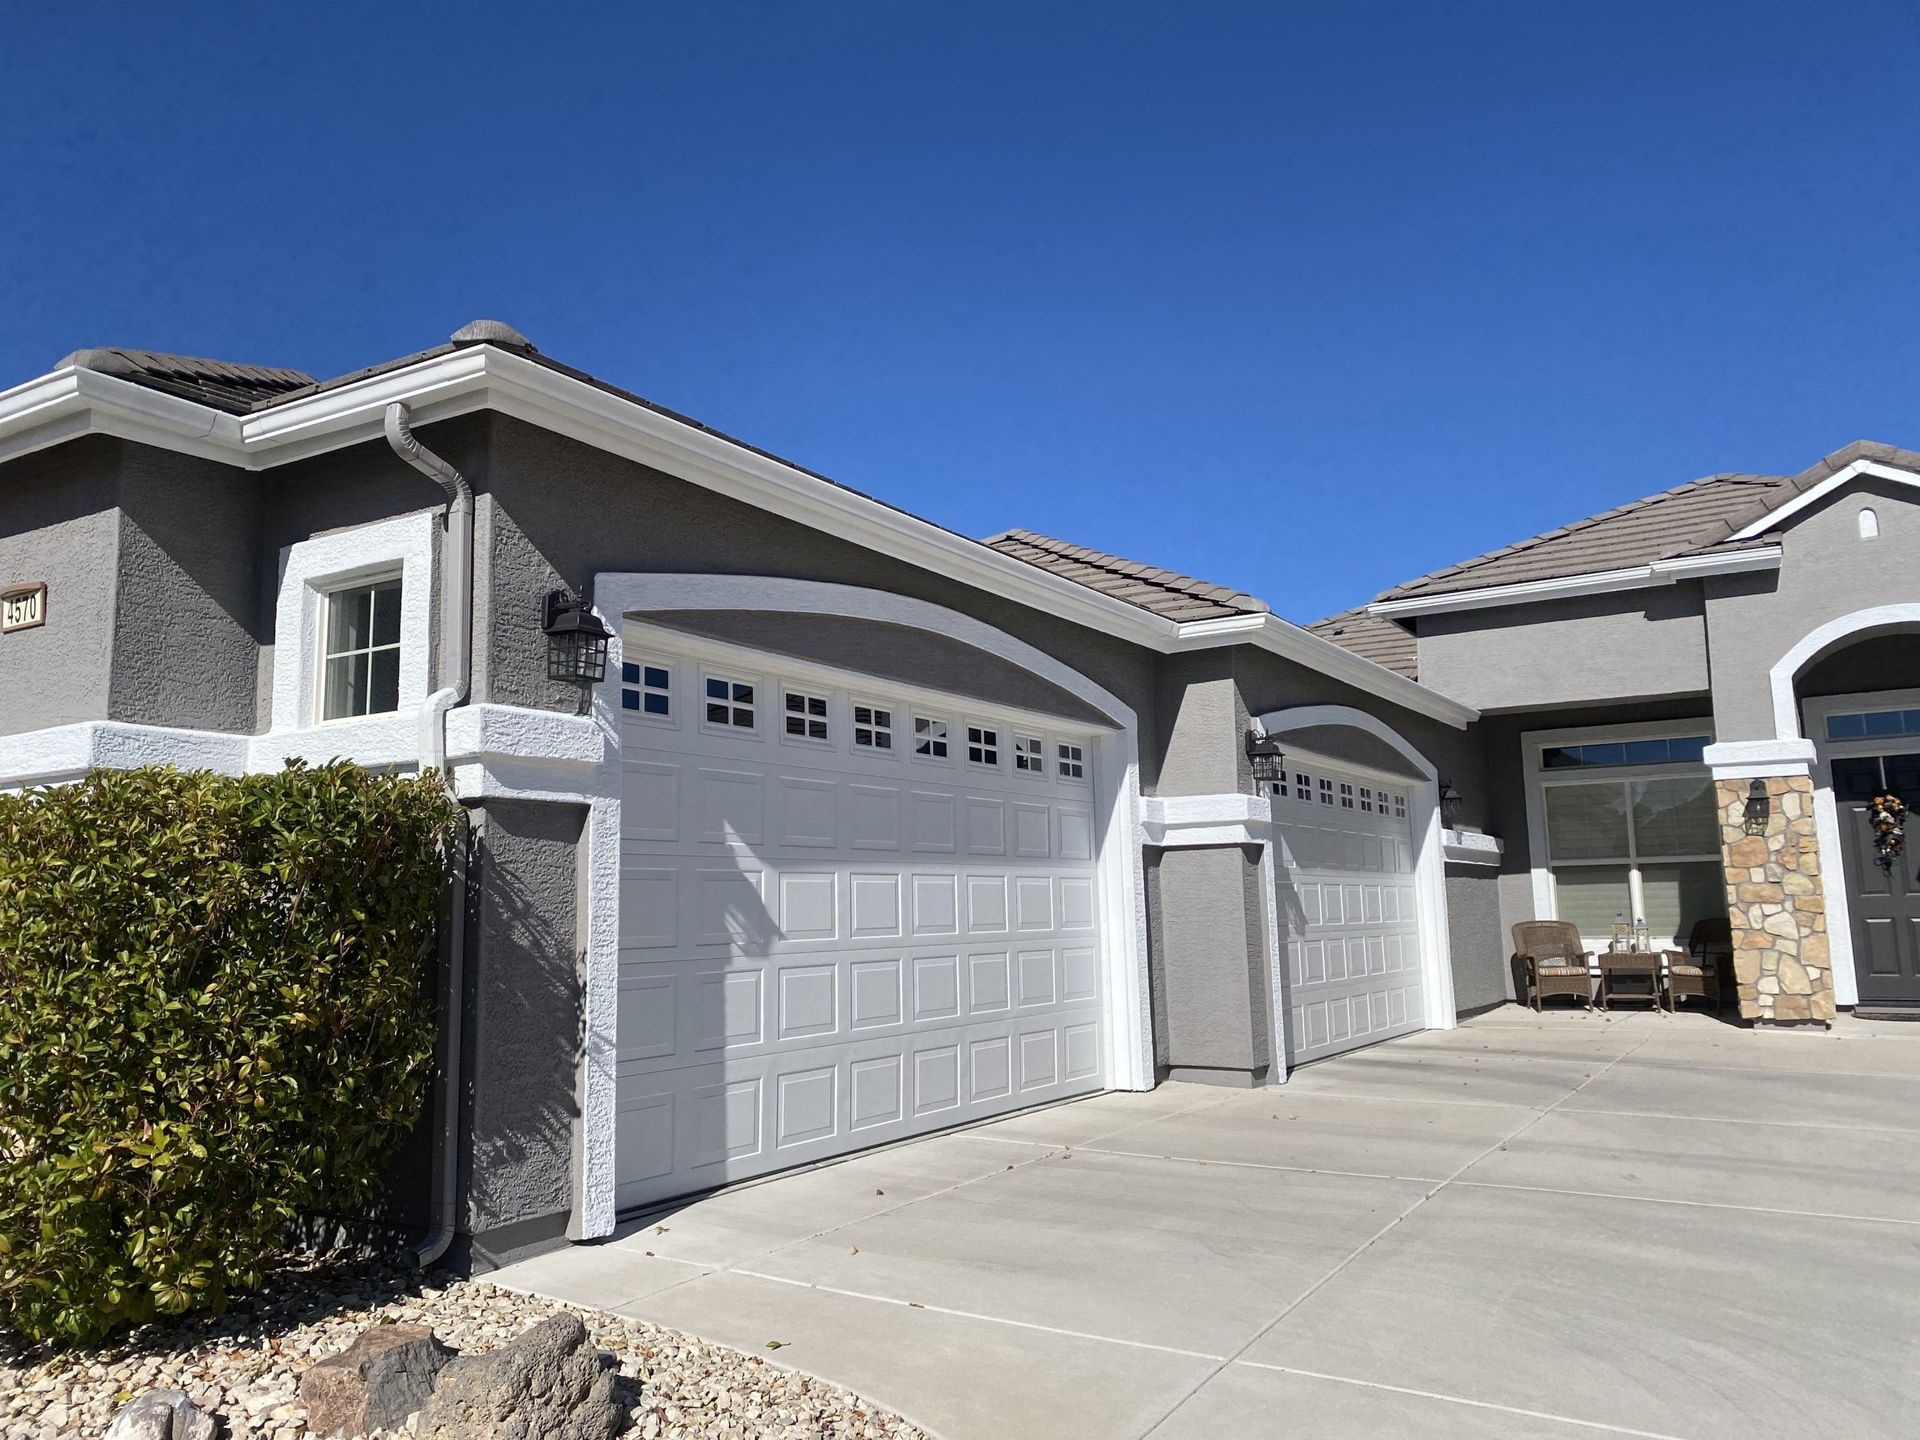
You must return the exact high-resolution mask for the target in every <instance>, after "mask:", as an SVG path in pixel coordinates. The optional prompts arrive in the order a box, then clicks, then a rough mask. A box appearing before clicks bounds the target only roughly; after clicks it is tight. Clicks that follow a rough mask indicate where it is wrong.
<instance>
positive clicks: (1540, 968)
mask: <svg viewBox="0 0 1920 1440" xmlns="http://www.w3.org/2000/svg"><path fill="white" fill-rule="evenodd" d="M1534 973H1535V974H1536V975H1539V976H1542V977H1547V976H1551V977H1553V978H1555V979H1561V980H1565V979H1571V978H1572V977H1573V976H1575V975H1585V974H1586V973H1587V967H1586V966H1584V965H1536V966H1535V967H1534Z"/></svg>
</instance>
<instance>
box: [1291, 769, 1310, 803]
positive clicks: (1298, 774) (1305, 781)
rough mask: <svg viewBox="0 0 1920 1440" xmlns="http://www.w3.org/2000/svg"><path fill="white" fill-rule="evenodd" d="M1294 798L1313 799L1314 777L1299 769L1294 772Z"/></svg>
mask: <svg viewBox="0 0 1920 1440" xmlns="http://www.w3.org/2000/svg"><path fill="white" fill-rule="evenodd" d="M1293 798H1294V799H1296V800H1306V801H1309V802H1310V801H1312V799H1313V777H1312V776H1311V775H1308V774H1305V773H1304V772H1302V771H1299V770H1296V771H1294V772H1293Z"/></svg>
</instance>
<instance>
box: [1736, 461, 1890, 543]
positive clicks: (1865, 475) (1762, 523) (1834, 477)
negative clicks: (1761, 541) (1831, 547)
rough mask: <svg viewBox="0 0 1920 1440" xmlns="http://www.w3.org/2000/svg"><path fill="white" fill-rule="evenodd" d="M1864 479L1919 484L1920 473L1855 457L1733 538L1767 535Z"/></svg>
mask: <svg viewBox="0 0 1920 1440" xmlns="http://www.w3.org/2000/svg"><path fill="white" fill-rule="evenodd" d="M1861 479H1873V480H1891V481H1893V482H1894V483H1895V484H1896V485H1920V475H1916V474H1914V473H1913V472H1912V471H1911V470H1898V469H1895V468H1894V467H1893V466H1891V465H1882V464H1881V463H1880V462H1879V461H1878V460H1856V461H1854V462H1853V463H1852V464H1851V465H1848V466H1846V467H1845V468H1844V469H1840V470H1836V471H1834V472H1833V474H1831V475H1829V476H1828V477H1827V478H1826V479H1824V480H1822V481H1821V482H1820V483H1819V484H1818V485H1815V486H1814V487H1813V488H1812V489H1811V490H1808V491H1806V492H1805V493H1803V494H1800V495H1796V496H1795V497H1794V498H1793V499H1791V500H1789V501H1787V503H1786V504H1784V505H1782V506H1780V507H1778V508H1777V509H1773V510H1769V511H1768V512H1767V513H1766V514H1764V515H1762V516H1761V517H1760V518H1759V519H1758V520H1756V521H1754V522H1753V523H1752V524H1751V525H1749V526H1747V527H1746V528H1745V529H1744V530H1741V531H1738V532H1737V533H1736V534H1734V535H1733V536H1731V537H1730V538H1732V539H1734V540H1750V539H1752V538H1753V537H1754V536H1756V535H1765V534H1766V533H1767V532H1768V531H1770V530H1775V529H1778V528H1779V526H1780V524H1781V522H1783V521H1785V520H1789V519H1791V518H1793V517H1794V516H1795V515H1798V514H1799V513H1800V512H1801V511H1802V510H1805V509H1806V508H1807V507H1808V506H1809V505H1817V504H1819V503H1820V502H1821V501H1822V500H1824V499H1826V498H1827V496H1829V495H1831V494H1832V493H1833V492H1834V491H1836V490H1838V489H1840V488H1841V487H1842V486H1845V485H1851V484H1852V483H1853V482H1854V481H1856V480H1861Z"/></svg>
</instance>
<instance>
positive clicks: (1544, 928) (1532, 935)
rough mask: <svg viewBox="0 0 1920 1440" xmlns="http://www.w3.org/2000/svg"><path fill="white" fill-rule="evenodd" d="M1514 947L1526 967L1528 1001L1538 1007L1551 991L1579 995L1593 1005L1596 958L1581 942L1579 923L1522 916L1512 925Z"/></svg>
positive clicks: (1581, 1000) (1551, 993)
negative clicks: (1590, 967) (1591, 964)
mask: <svg viewBox="0 0 1920 1440" xmlns="http://www.w3.org/2000/svg"><path fill="white" fill-rule="evenodd" d="M1513 949H1514V953H1515V954H1516V955H1518V956H1519V957H1520V962H1521V964H1522V966H1524V967H1525V971H1526V983H1527V994H1526V1001H1527V1003H1528V1004H1530V1005H1532V1006H1533V1008H1534V1009H1535V1010H1536V1011H1538V1010H1539V1008H1540V1002H1541V1001H1542V1000H1544V999H1545V998H1546V997H1547V996H1549V995H1578V996H1579V997H1580V1003H1581V1004H1583V1005H1585V1006H1586V1007H1587V1009H1589V1010H1591V1009H1592V1008H1593V977H1592V973H1591V971H1590V970H1589V969H1588V965H1589V963H1590V962H1591V960H1592V959H1593V957H1592V955H1591V954H1590V953H1589V952H1588V951H1587V949H1586V947H1585V946H1583V945H1582V944H1581V943H1580V927H1579V926H1577V925H1575V924H1573V923H1572V922H1571V921H1567V920H1522V921H1521V922H1520V923H1519V924H1518V925H1515V926H1514V927H1513Z"/></svg>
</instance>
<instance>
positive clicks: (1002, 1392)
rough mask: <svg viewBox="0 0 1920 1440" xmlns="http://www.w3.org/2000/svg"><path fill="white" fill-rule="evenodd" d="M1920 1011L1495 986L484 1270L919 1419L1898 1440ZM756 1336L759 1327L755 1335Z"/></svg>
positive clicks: (1003, 1431) (1356, 1433)
mask: <svg viewBox="0 0 1920 1440" xmlns="http://www.w3.org/2000/svg"><path fill="white" fill-rule="evenodd" d="M1917 1197H1920V1025H1914V1026H1902V1025H1892V1024H1877V1025H1876V1024H1871V1023H1867V1022H1861V1021H1855V1020H1853V1019H1852V1018H1851V1017H1848V1016H1845V1015H1843V1016H1841V1017H1840V1019H1839V1020H1838V1022H1837V1023H1836V1026H1835V1028H1834V1029H1833V1030H1832V1031H1824V1030H1821V1031H1811V1032H1810V1031H1799V1032H1784V1031H1779V1030H1773V1031H1755V1030H1750V1029H1745V1028H1741V1027H1738V1026H1734V1025H1729V1024H1726V1023H1722V1022H1720V1021H1716V1020H1714V1019H1712V1018H1710V1017H1708V1016H1706V1015H1701V1014H1686V1013H1682V1014H1680V1015H1677V1016H1668V1015H1662V1014H1648V1013H1626V1012H1616V1013H1615V1014H1614V1015H1612V1016H1611V1017H1602V1016H1598V1015H1586V1014H1583V1013H1581V1012H1579V1011H1572V1010H1569V1011H1557V1012H1548V1013H1546V1014H1543V1015H1539V1016H1536V1015H1534V1014H1532V1013H1530V1012H1526V1011H1523V1010H1521V1009H1519V1008H1518V1007H1514V1006H1507V1007H1503V1008H1502V1009H1500V1010H1497V1011H1494V1012H1491V1013H1489V1014H1486V1015H1482V1016H1479V1017H1476V1018H1473V1019H1471V1020H1468V1021H1467V1022H1465V1023H1464V1024H1463V1025H1462V1026H1461V1027H1460V1028H1459V1029H1457V1030H1453V1031H1433V1032H1427V1033H1424V1034H1420V1035H1415V1036H1410V1037H1407V1038H1404V1039H1400V1040H1395V1041H1391V1042H1388V1043H1386V1044H1383V1045H1378V1046H1375V1047H1372V1048H1370V1049H1366V1050H1362V1051H1358V1052H1355V1053H1353V1054H1349V1055H1345V1056H1341V1057H1338V1058H1336V1059H1332V1060H1328V1061H1325V1062H1322V1063H1319V1064H1316V1065H1312V1066H1309V1067H1306V1068H1304V1069H1302V1070H1300V1071H1299V1072H1298V1073H1296V1075H1295V1076H1294V1077H1293V1078H1292V1079H1291V1080H1290V1081H1289V1083H1288V1084H1287V1085H1286V1086H1285V1087H1284V1088H1282V1089H1269V1090H1251V1091H1248V1090H1239V1091H1233V1090H1223V1089H1217V1088H1212V1087H1203V1086H1182V1085H1163V1086H1161V1087H1160V1088H1159V1089H1157V1090H1154V1091H1151V1092H1147V1093H1142V1094H1123V1093H1110V1094H1106V1095H1101V1096H1097V1097H1094V1098H1092V1099H1089V1100H1084V1101H1078V1102H1073V1103H1068V1104H1062V1105H1057V1106H1054V1107H1051V1108H1048V1109H1044V1110H1039V1111H1030V1112H1026V1113H1024V1114H1020V1115H1016V1116H1012V1117H1009V1118H1007V1119H1003V1120H999V1121H995V1122H991V1123H987V1124H983V1125H980V1126H976V1127H974V1128H972V1129H970V1130H966V1131H963V1132H959V1133H950V1134H945V1135H938V1136H932V1137H928V1138H925V1139H922V1140H917V1141H912V1142H908V1143H905V1144H901V1145H897V1146H894V1147H891V1148H888V1149H885V1150H881V1151H876V1152H872V1153H869V1154H866V1155H862V1156H857V1157H854V1158H852V1159H850V1160H847V1161H844V1162H841V1163H838V1164H832V1165H826V1166H822V1167H819V1168H816V1169H813V1170H808V1171H802V1172H798V1173H794V1174H789V1175H786V1176H782V1177H777V1178H773V1179H770V1180H767V1181H763V1182H759V1183H755V1184H750V1185H746V1186H742V1187H739V1188H736V1189H734V1190H732V1191H730V1192H725V1193H722V1194H719V1195H716V1196H713V1197H710V1198H707V1199H704V1200H697V1201H694V1202H691V1203H686V1204H683V1205H681V1206H680V1207H679V1208H678V1209H676V1210H670V1211H665V1212H662V1213H660V1214H659V1215H656V1216H652V1217H649V1218H648V1219H647V1220H645V1221H644V1222H642V1223H639V1224H635V1225H631V1226H629V1227H627V1228H626V1230H625V1231H624V1232H623V1234H622V1236H621V1237H620V1238H618V1239H616V1240H615V1241H612V1242H610V1243H607V1244H603V1245H598V1246H593V1247H580V1248H576V1249H573V1250H568V1251H563V1252H560V1253H558V1254H554V1255H549V1256H543V1257H541V1258H539V1259H536V1260H532V1261H527V1262H523V1263H522V1264H520V1265H517V1266H514V1267H511V1268H509V1269H507V1270H504V1271H501V1272H499V1273H498V1274H496V1275H495V1276H494V1277H492V1278H493V1279H495V1280H496V1281H497V1282H499V1283H501V1284H505V1285H508V1286H511V1287H516V1288H523V1289H527V1290H531V1291H535V1292H538V1293H541V1294H546V1295H551V1296H555V1297H557V1298H563V1299H569V1300H572V1301H575V1302H578V1303H583V1304H589V1305H595V1306H598V1307H601V1308H607V1309H613V1310H617V1311H619V1312H621V1313H625V1314H631V1315H636V1316H639V1317H642V1318H644V1319H647V1320H650V1321H654V1322H656V1323H659V1324H664V1325H669V1326H673V1327H676V1328H679V1329H683V1330H688V1331H692V1332H694V1333H696V1334H699V1335H701V1336H703V1337H706V1338H709V1339H714V1340H718V1341H720V1342H723V1343H726V1344H730V1345H733V1346H736V1347H738V1348H740V1349H742V1350H745V1351H748V1352H751V1353H755V1354H760V1355H763V1356H765V1357H767V1358H768V1359H769V1360H771V1361H772V1362H773V1363H776V1364H783V1365H791V1366H793V1367H795V1368H799V1369H803V1370H807V1371H810V1372H813V1373H815V1374H819V1375H822V1376H825V1377H826V1378H828V1379H831V1380H833V1381H835V1382H837V1383H839V1384H843V1385H846V1386H848V1387H850V1388H852V1389H854V1390H856V1391H858V1392H860V1393H863V1394H866V1395H869V1396H871V1397H873V1398H874V1399H875V1400H876V1401H879V1402H881V1403H883V1404H887V1405H891V1406H894V1407H896V1408H898V1409H900V1410H901V1411H902V1412H903V1413H905V1414H906V1415H907V1416H909V1417H910V1418H912V1419H915V1420H917V1421H919V1422H921V1423H922V1424H924V1425H926V1426H928V1427H930V1428H931V1429H933V1430H935V1431H937V1432H938V1433H940V1434H942V1435H945V1436H946V1437H948V1440H963V1437H969V1436H992V1437H996V1440H998V1437H1003V1436H1024V1435H1033V1436H1047V1437H1069V1436H1087V1437H1097V1440H1109V1437H1124V1436H1146V1435H1148V1434H1151V1435H1153V1436H1155V1437H1156V1440H1179V1437H1187V1436H1192V1437H1213V1436H1218V1435H1239V1434H1264V1433H1270V1432H1271V1431H1273V1430H1274V1429H1275V1428H1276V1426H1278V1425H1280V1424H1281V1423H1282V1417H1285V1419H1284V1423H1285V1424H1286V1425H1287V1426H1288V1427H1294V1426H1298V1427H1299V1428H1301V1429H1302V1430H1303V1431H1304V1430H1310V1431H1311V1432H1312V1433H1314V1434H1316V1435H1319V1436H1324V1437H1327V1440H1340V1437H1347V1436H1351V1437H1362V1436H1367V1437H1371V1436H1374V1435H1380V1434H1412V1433H1418V1434H1421V1435H1431V1436H1453V1435H1458V1436H1462V1437H1465V1436H1474V1437H1480V1436H1490V1435H1492V1436H1510V1437H1520V1436H1529V1437H1546V1436H1552V1437H1560V1436H1564V1437H1566V1440H1574V1437H1576V1436H1578V1435H1582V1434H1593V1433H1595V1432H1596V1431H1598V1432H1600V1433H1616V1434H1617V1433H1631V1434H1638V1435H1642V1436H1646V1435H1652V1436H1669V1437H1680V1436H1684V1437H1714V1436H1726V1437H1739V1440H1767V1437H1781V1440H1787V1437H1792V1440H1813V1437H1822V1436H1831V1437H1836V1440H1837V1437H1849V1440H1850V1437H1856V1436H1862V1435H1880V1434H1893V1433H1898V1432H1899V1431H1900V1430H1901V1428H1902V1427H1903V1426H1904V1425H1905V1424H1906V1423H1907V1420H1906V1417H1907V1414H1908V1410H1909V1408H1910V1405H1909V1396H1908V1395H1907V1391H1908V1389H1909V1386H1908V1384H1907V1378H1906V1377H1907V1374H1908V1371H1909V1368H1910V1366H1909V1360H1910V1356H1911V1353H1912V1350H1913V1347H1914V1346H1915V1344H1916V1343H1920V1299H1917V1298H1916V1297H1920V1246H1916V1245H1915V1243H1914V1240H1915V1237H1916V1236H1920V1230H1916V1228H1915V1227H1916V1224H1920V1221H1916V1220H1915V1218H1914V1217H1915V1214H1916V1204H1915V1202H1916V1198H1917ZM775 1341H778V1342H780V1348H779V1349H778V1350H772V1349H770V1348H769V1346H770V1344H771V1343H772V1342H775Z"/></svg>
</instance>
